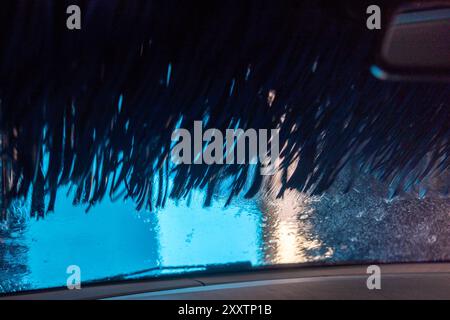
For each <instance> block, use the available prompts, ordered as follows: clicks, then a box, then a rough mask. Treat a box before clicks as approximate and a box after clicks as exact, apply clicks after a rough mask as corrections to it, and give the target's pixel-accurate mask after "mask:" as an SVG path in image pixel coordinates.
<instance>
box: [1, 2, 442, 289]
mask: <svg viewBox="0 0 450 320" xmlns="http://www.w3.org/2000/svg"><path fill="white" fill-rule="evenodd" d="M325 2H326V1H325ZM325 2H324V3H325ZM37 3H38V1H32V0H29V1H24V2H21V5H17V3H16V2H14V3H13V2H11V3H9V2H7V4H5V5H4V8H2V12H0V49H1V52H0V147H1V153H0V155H1V161H0V170H1V176H0V182H1V185H0V191H1V197H0V209H1V212H0V213H1V217H0V293H2V294H10V293H13V292H20V291H27V290H35V289H49V288H55V287H65V286H66V284H68V278H70V275H71V274H72V272H73V270H75V269H76V270H78V271H79V272H80V274H81V281H82V283H90V282H93V281H112V280H117V279H120V280H126V279H141V278H146V279H147V278H160V277H164V276H171V275H184V274H189V273H191V272H207V271H209V270H214V268H216V269H217V268H218V269H220V270H231V269H233V270H248V269H252V268H260V267H265V266H285V265H289V264H294V265H308V264H310V263H313V264H315V265H319V266H320V265H327V264H340V263H342V264H353V263H362V262H364V263H366V262H387V263H392V262H418V261H428V262H433V261H447V260H450V197H449V186H450V173H449V168H450V158H449V157H448V155H449V152H450V148H449V138H450V106H449V101H450V90H449V89H450V88H449V86H448V85H446V84H442V83H437V84H436V83H432V84H428V83H425V84H418V83H387V82H381V81H379V80H377V79H375V78H374V77H373V76H372V75H371V74H370V57H371V55H372V53H373V48H374V46H375V43H376V42H375V41H376V36H375V35H373V34H372V33H369V32H368V30H366V29H364V30H361V27H359V26H358V24H359V23H360V22H359V21H355V20H354V19H352V18H351V15H350V17H347V15H346V14H344V13H343V12H342V13H341V12H340V9H341V8H338V9H339V10H337V9H336V8H335V6H336V5H332V4H328V2H326V3H327V4H326V5H325V4H312V3H311V2H310V1H304V2H302V1H300V2H299V1H286V3H285V4H279V3H277V4H276V5H275V4H274V1H262V2H261V4H260V3H259V2H258V3H257V4H256V3H254V4H253V5H247V4H240V5H237V4H233V5H231V4H227V3H226V2H223V3H219V2H218V3H215V4H209V5H205V6H204V7H201V8H198V7H195V6H190V5H187V4H184V3H183V4H181V3H178V4H176V5H175V4H174V3H172V2H171V1H167V2H166V1H164V2H163V1H161V2H156V3H153V2H152V3H153V5H150V1H138V0H132V1H130V0H127V1H121V0H117V1H103V0H99V1H89V3H88V4H87V3H85V7H83V6H81V8H80V9H81V13H82V17H83V19H82V20H81V21H82V28H81V29H80V30H68V29H67V28H66V18H67V17H68V16H69V15H68V14H67V13H66V8H65V7H63V4H62V2H58V1H48V2H47V3H46V5H42V6H40V5H37ZM2 6H3V4H2ZM335 9H336V10H335ZM67 12H68V11H67ZM74 12H75V11H74ZM119 13H120V14H119ZM61 14H62V17H61V16H60V15H61ZM31 17H33V19H32V18H31ZM14 19H15V20H14ZM17 21H20V23H22V24H23V25H22V24H20V23H18V22H17ZM26 21H28V22H26ZM58 23H62V27H61V28H60V29H59V28H58V27H55V25H57V24H58ZM363 23H364V24H363V26H365V21H364V22H363ZM208 129H210V130H212V131H210V130H208ZM227 130H234V131H233V132H232V133H233V134H234V137H235V138H236V140H233V141H231V142H230V141H229V140H228V138H229V135H228V133H229V131H227ZM239 130H240V131H239ZM263 130H266V131H263ZM198 135H200V136H198ZM208 135H209V137H208ZM262 136H263V138H264V139H263V138H262ZM180 137H182V138H183V143H186V141H189V142H192V150H191V146H190V145H189V146H188V147H189V149H187V148H185V145H183V144H182V143H181V142H180V141H181V139H180ZM211 137H214V139H212V138H211ZM241 137H244V138H243V140H240V138H241ZM253 138H254V139H253ZM220 139H222V140H220ZM205 141H206V142H208V143H204V142H205ZM240 141H244V142H243V143H242V144H240ZM252 141H253V142H255V141H256V146H255V150H257V151H255V154H254V156H255V157H253V158H252V157H251V151H252V150H253V149H252V148H253V147H252ZM261 141H263V142H264V143H265V145H264V143H261ZM197 142H198V144H197ZM246 142H247V144H246ZM177 143H178V144H177ZM253 144H254V143H253ZM225 145H226V146H227V148H225V149H223V146H225ZM241 146H242V149H241V148H240V147H241ZM177 148H178V149H177ZM181 149H182V152H179V153H177V156H178V158H174V156H173V155H174V150H178V151H180V150H181ZM211 149H214V152H211ZM244 149H248V150H247V151H248V152H247V154H245V156H243V157H242V158H239V157H240V154H239V152H241V151H242V152H244V151H243V150H244ZM261 149H264V150H265V151H268V150H270V152H271V153H270V154H271V156H273V154H274V153H276V154H277V155H278V156H277V157H274V158H266V157H265V156H267V154H269V153H268V152H266V153H265V154H264V156H261V153H260V152H261ZM188 150H189V151H188ZM218 150H219V151H220V155H222V154H223V155H224V157H223V159H222V158H218V157H219V152H218ZM230 150H232V151H233V152H234V151H236V157H234V156H233V157H230V158H229V154H230ZM244 153H245V152H244ZM255 158H256V160H255ZM180 159H181V160H180ZM190 160H192V162H189V161H190ZM188 162H189V163H188Z"/></svg>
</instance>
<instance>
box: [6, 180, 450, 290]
mask: <svg viewBox="0 0 450 320" xmlns="http://www.w3.org/2000/svg"><path fill="white" fill-rule="evenodd" d="M279 183H280V182H279V180H278V178H277V177H276V176H275V177H274V178H272V179H271V180H270V181H267V182H266V184H265V188H264V192H260V194H259V195H258V197H256V198H254V199H250V200H248V199H243V198H242V197H237V198H236V199H235V200H234V201H233V202H232V203H231V205H230V206H228V207H225V208H224V206H223V204H224V203H225V201H226V199H222V197H221V196H220V193H218V194H217V195H216V196H215V201H214V202H213V205H212V206H211V207H206V208H205V207H203V194H202V192H200V191H196V192H194V193H193V195H192V197H191V198H190V199H188V200H186V201H180V202H178V203H175V202H169V203H168V204H167V206H166V207H165V208H164V209H162V210H159V211H157V212H145V211H142V212H137V211H136V210H135V206H134V204H133V203H132V202H125V201H117V202H111V201H110V200H109V199H107V198H105V199H104V201H103V202H101V203H100V204H98V205H96V206H94V207H93V208H92V209H91V210H90V211H89V212H88V213H85V208H84V207H82V206H73V205H72V202H71V200H70V199H71V197H70V196H69V197H68V196H67V194H68V190H67V189H65V190H64V188H62V189H61V190H60V191H59V193H58V198H57V203H56V212H54V213H51V214H49V215H48V216H47V217H46V218H45V219H41V220H35V219H30V218H28V209H27V208H28V206H29V203H27V202H15V203H14V206H13V208H11V210H13V211H14V212H15V213H14V215H13V219H10V221H8V222H7V223H4V224H3V226H2V229H1V231H0V232H1V235H0V239H1V243H0V259H1V260H0V262H1V263H0V272H1V274H0V291H1V292H3V293H5V292H12V291H20V290H30V289H38V288H49V287H58V286H65V284H66V280H67V277H68V274H67V273H66V269H67V267H68V266H70V265H78V266H79V267H80V269H81V281H82V282H87V281H91V280H98V279H104V278H107V277H112V276H117V275H125V274H132V273H134V272H138V271H141V270H147V271H146V272H143V273H138V274H137V275H135V276H134V277H137V278H139V277H157V276H160V275H164V274H170V273H185V272H190V271H202V270H204V269H205V267H206V266H208V265H215V264H230V263H237V262H240V263H244V262H245V263H251V265H252V266H263V265H280V264H286V263H300V264H301V263H307V262H316V263H334V262H336V263H353V262H358V261H382V262H397V261H440V260H448V259H449V258H450V222H449V221H450V201H449V199H448V198H442V197H438V196H434V195H433V194H431V195H430V196H429V197H427V198H425V199H418V198H417V197H414V196H409V195H403V196H400V197H397V198H394V199H393V200H389V201H388V200H386V198H385V197H384V196H383V195H384V192H385V190H384V188H383V186H380V185H379V184H377V183H376V182H374V181H373V180H371V179H362V178H361V179H359V181H357V182H356V183H355V186H354V187H353V188H352V190H350V191H349V192H348V193H345V194H344V193H343V192H342V191H340V186H339V182H338V183H337V184H336V186H335V187H334V188H332V189H331V190H330V191H329V192H327V193H326V194H324V195H323V196H321V197H317V196H316V197H310V196H308V195H306V194H303V193H301V192H299V191H296V190H288V191H287V192H286V193H285V194H284V196H283V197H281V198H278V197H277V196H276V194H277V190H278V187H279ZM69 194H70V192H69Z"/></svg>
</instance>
